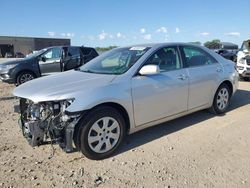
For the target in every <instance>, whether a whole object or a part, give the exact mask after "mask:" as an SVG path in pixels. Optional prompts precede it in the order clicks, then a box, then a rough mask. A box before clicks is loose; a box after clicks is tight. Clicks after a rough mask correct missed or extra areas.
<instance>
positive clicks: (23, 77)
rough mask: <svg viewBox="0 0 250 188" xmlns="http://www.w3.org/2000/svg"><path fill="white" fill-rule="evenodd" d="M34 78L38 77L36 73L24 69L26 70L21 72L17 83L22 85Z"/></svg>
mask: <svg viewBox="0 0 250 188" xmlns="http://www.w3.org/2000/svg"><path fill="white" fill-rule="evenodd" d="M34 78H36V77H35V74H34V73H32V72H29V71H24V72H21V73H19V75H18V76H17V79H16V83H17V85H21V84H23V83H25V82H28V81H30V80H33V79H34Z"/></svg>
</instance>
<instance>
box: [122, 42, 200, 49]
mask: <svg viewBox="0 0 250 188" xmlns="http://www.w3.org/2000/svg"><path fill="white" fill-rule="evenodd" d="M178 45H189V46H198V47H201V46H200V45H196V44H191V43H184V42H166V43H146V44H135V45H128V46H125V48H132V47H151V48H159V47H164V46H178ZM121 48H124V47H121Z"/></svg>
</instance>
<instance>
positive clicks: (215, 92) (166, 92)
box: [13, 43, 238, 159]
mask: <svg viewBox="0 0 250 188" xmlns="http://www.w3.org/2000/svg"><path fill="white" fill-rule="evenodd" d="M237 87H238V73H237V71H236V70H235V64H234V63H233V62H232V61H229V60H226V59H225V58H222V57H221V56H219V55H218V54H216V53H214V52H212V51H211V50H209V49H207V48H204V47H199V46H195V45H188V44H184V43H166V44H152V45H140V46H129V47H123V48H117V49H114V50H111V51H109V52H107V53H104V54H102V55H100V56H99V57H97V58H95V59H93V60H91V61H90V62H89V63H87V64H85V65H83V66H82V67H80V68H79V69H77V70H72V71H68V72H65V73H62V74H57V75H54V76H50V77H44V78H41V79H37V80H33V81H31V82H28V83H25V84H23V85H21V86H19V87H17V88H16V89H15V90H14V92H13V94H14V95H15V96H17V97H20V98H21V99H20V110H21V111H20V112H21V116H20V117H21V121H20V123H21V127H22V130H23V134H24V136H25V137H26V138H27V140H28V141H29V143H30V144H31V145H32V146H37V145H40V144H43V143H44V142H45V141H46V139H45V135H49V136H50V138H51V139H52V141H55V142H57V143H59V145H60V146H61V147H62V148H63V149H64V150H65V151H67V152H71V151H73V150H74V149H77V150H80V151H82V153H83V154H84V155H85V156H86V157H88V158H91V159H103V158H106V157H109V156H110V155H112V154H113V152H114V151H115V150H116V149H117V147H118V146H119V145H120V143H121V142H122V140H123V138H124V136H125V135H126V134H127V133H134V132H136V131H139V130H142V129H144V128H147V127H150V126H153V125H156V124H159V123H163V122H165V121H168V120H172V119H175V118H177V117H181V116H183V115H186V114H189V113H192V112H195V111H198V110H202V109H207V108H210V110H211V111H212V112H213V113H215V114H221V113H224V112H225V111H226V110H227V108H228V105H229V102H230V99H231V97H232V96H233V94H234V93H235V91H236V89H237ZM33 91H36V92H33ZM73 142H74V145H75V146H76V148H74V147H73Z"/></svg>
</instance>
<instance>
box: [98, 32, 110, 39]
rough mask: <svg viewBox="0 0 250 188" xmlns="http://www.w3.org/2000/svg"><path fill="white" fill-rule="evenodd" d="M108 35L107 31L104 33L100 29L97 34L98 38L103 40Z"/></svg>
mask: <svg viewBox="0 0 250 188" xmlns="http://www.w3.org/2000/svg"><path fill="white" fill-rule="evenodd" d="M107 37H108V33H105V32H104V31H102V32H101V33H100V34H99V35H98V38H99V40H105V39H107Z"/></svg>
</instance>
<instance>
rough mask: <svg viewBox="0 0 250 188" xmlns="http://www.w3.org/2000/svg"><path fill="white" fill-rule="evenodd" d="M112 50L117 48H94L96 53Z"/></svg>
mask: <svg viewBox="0 0 250 188" xmlns="http://www.w3.org/2000/svg"><path fill="white" fill-rule="evenodd" d="M113 48H117V46H108V47H96V48H95V49H96V51H98V52H106V51H109V50H111V49H113Z"/></svg>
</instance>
